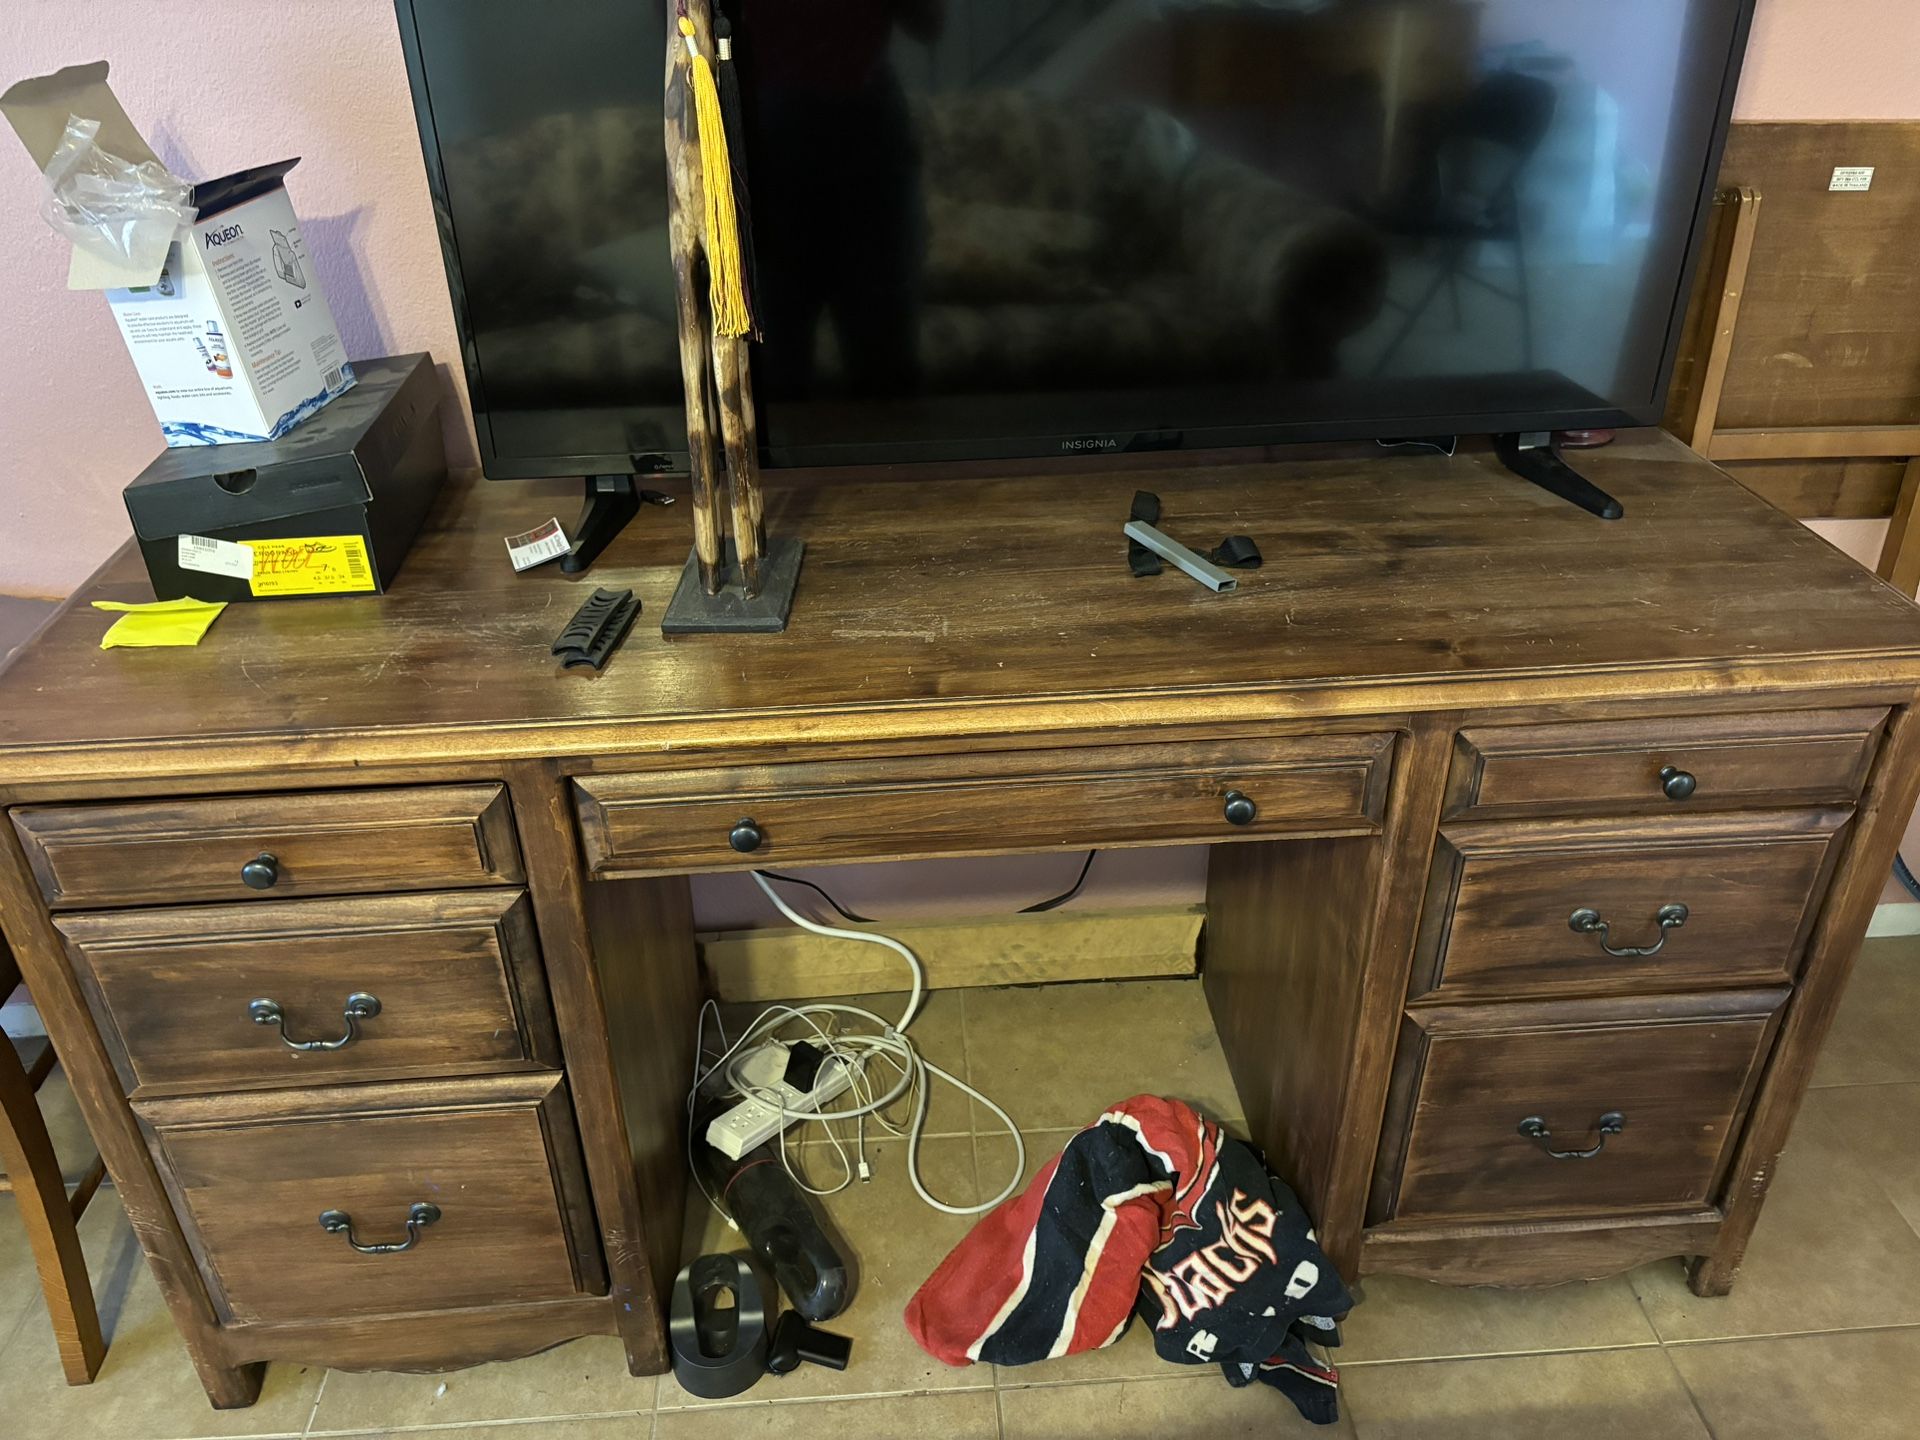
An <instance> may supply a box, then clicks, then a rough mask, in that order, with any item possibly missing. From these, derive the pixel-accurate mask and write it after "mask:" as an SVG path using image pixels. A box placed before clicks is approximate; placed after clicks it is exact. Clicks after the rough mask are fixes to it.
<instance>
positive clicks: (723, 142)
mask: <svg viewBox="0 0 1920 1440" xmlns="http://www.w3.org/2000/svg"><path fill="white" fill-rule="evenodd" d="M680 33H681V35H683V36H684V37H685V38H686V42H687V54H688V56H690V57H691V61H690V63H689V65H688V67H687V71H688V83H689V84H690V85H692V87H693V112H694V118H695V121H696V123H697V124H698V125H699V127H700V189H701V191H702V193H703V194H704V196H705V197H706V202H707V283H708V296H709V299H710V302H711V304H712V306H713V328H714V329H715V330H716V331H717V332H719V333H720V334H722V335H745V334H746V333H747V332H748V331H750V330H752V329H753V317H752V315H751V314H750V313H749V311H748V308H747V286H746V279H745V276H744V275H743V273H742V270H741V261H740V220H739V216H738V215H736V214H735V212H734V207H733V162H732V160H731V159H730V158H729V157H728V155H727V125H726V121H725V119H724V118H723V117H722V115H721V111H720V91H719V90H718V88H716V87H715V85H714V82H713V67H712V66H711V65H709V64H708V63H707V57H706V56H704V55H702V54H701V53H700V43H699V41H698V40H697V39H696V38H695V35H694V29H693V21H692V20H690V19H688V18H687V17H686V16H685V15H682V16H681V17H680Z"/></svg>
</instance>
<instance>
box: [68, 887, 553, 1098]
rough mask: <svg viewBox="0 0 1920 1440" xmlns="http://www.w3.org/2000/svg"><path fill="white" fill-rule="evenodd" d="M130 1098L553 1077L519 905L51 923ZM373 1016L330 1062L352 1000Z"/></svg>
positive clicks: (247, 910) (423, 904)
mask: <svg viewBox="0 0 1920 1440" xmlns="http://www.w3.org/2000/svg"><path fill="white" fill-rule="evenodd" d="M58 923H59V925H60V929H61V932H62V933H63V934H64V935H65V936H66V937H67V941H68V944H69V946H70V948H71V952H72V956H73V960H74V963H75V965H76V967H77V968H78V969H79V970H80V971H81V972H82V973H83V974H85V975H86V976H87V977H89V978H90V980H91V982H92V985H93V987H94V989H95V991H96V993H97V994H98V996H99V998H100V1007H99V1008H100V1019H101V1028H102V1031H103V1032H104V1033H105V1035H106V1036H107V1038H108V1040H109V1043H110V1044H111V1046H112V1048H113V1049H114V1050H115V1053H116V1059H117V1060H118V1061H119V1064H120V1066H121V1070H122V1075H123V1078H124V1079H125V1080H126V1082H127V1086H128V1092H129V1093H130V1094H148V1093H162V1094H164V1093H170V1092H178V1091H187V1090H226V1089H247V1088H252V1087H255V1086H280V1085H314V1084H328V1083H336V1082H342V1081H355V1080H393V1079H399V1078H401V1077H404V1076H409V1075H462V1074H468V1075H477V1074H486V1073H489V1072H496V1071H509V1070H531V1069H539V1068H555V1067H557V1066H558V1065H559V1063H560V1051H559V1046H558V1044H557V1043H556V1042H555V1039H554V1033H553V1016H552V1011H551V1008H550V1006H549V1005H548V1003H547V988H546V979H545V975H544V973H543V971H542V967H541V964H540V951H539V947H538V943H537V942H536V941H535V939H534V934H533V917H532V911H531V907H530V906H529V904H528V902H527V897H526V893H525V892H524V891H520V890H478V891H470V892H452V893H446V894H429V895H391V896H380V897H377V898H368V899H354V900H294V901H288V902H287V903H285V904H283V905H272V906H234V905H210V906H185V907H180V908H175V909H166V910H128V911H115V912H106V913H101V914H93V915H65V916H62V917H60V920H59V922H58ZM358 993H366V994H370V995H373V996H374V997H375V998H376V999H378V1000H379V1001H380V1005H381V1009H380V1013H379V1014H378V1015H376V1016H374V1017H372V1018H371V1019H367V1020H361V1021H358V1022H356V1025H357V1034H356V1038H355V1039H354V1040H353V1042H352V1043H351V1044H349V1045H346V1046H345V1047H343V1048H341V1049H338V1050H331V1051H295V1050H292V1049H289V1048H288V1047H287V1045H286V1044H284V1043H283V1042H282V1040H281V1038H280V1032H279V1029H278V1028H276V1027H275V1026H272V1025H261V1024H256V1023H255V1022H254V1021H253V1019H252V1018H251V1016H250V1014H249V1008H248V1007H249V1006H250V1005H251V1004H252V1002H253V1001H254V1000H256V999H268V1000H272V1001H274V1002H275V1003H277V1004H278V1005H279V1006H280V1008H281V1010H282V1012H283V1013H284V1015H285V1028H286V1031H287V1036H288V1038H289V1039H291V1040H294V1041H310V1040H336V1039H339V1038H341V1037H342V1036H343V1035H344V1034H345V1033H346V1023H345V1020H344V1018H343V1016H344V1010H345V1007H346V1001H347V997H348V996H350V995H353V994H358Z"/></svg>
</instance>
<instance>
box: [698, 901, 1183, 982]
mask: <svg viewBox="0 0 1920 1440" xmlns="http://www.w3.org/2000/svg"><path fill="white" fill-rule="evenodd" d="M1205 918H1206V907H1205V906H1203V905H1170V906H1159V907H1154V908H1148V909H1134V910H1088V911H1077V910H1055V911H1050V912H1048V913H1046V914H1042V915H989V916H978V917H973V918H969V919H964V920H921V921H912V922H904V923H901V924H898V925H886V926H876V927H874V928H875V929H877V930H882V931H884V933H886V934H888V935H891V936H893V937H894V938H895V939H897V940H900V941H901V942H903V943H904V944H906V945H908V946H910V947H911V948H912V950H913V952H914V954H915V955H917V956H919V957H920V961H921V963H922V964H923V965H924V966H925V967H926V972H927V986H928V988H929V989H936V990H939V989H957V988H960V987H962V986H969V985H1032V984H1038V983H1040V982H1042V981H1060V980H1131V979H1140V978H1144V977H1149V976H1181V975H1192V974H1194V973H1195V971H1196V969H1197V956H1198V951H1199V942H1200V926H1201V923H1202V922H1203V921H1204V920H1205ZM700 960H701V965H702V967H703V968H704V969H705V971H706V976H707V983H708V985H709V987H710V988H711V990H712V993H713V994H714V995H715V996H717V997H718V998H719V999H722V1000H798V999H803V998H804V999H817V998H819V997H822V996H827V995H861V994H871V993H873V992H876V991H886V990H904V989H905V988H906V986H907V979H906V963H905V962H904V961H903V960H901V958H900V957H899V956H898V955H895V954H893V953H892V952H891V951H889V950H885V949H883V948H881V947H880V946H878V945H867V944H863V943H861V942H859V941H856V940H835V939H831V938H829V937H826V936H820V935H812V934H809V933H808V932H807V931H805V930H801V929H798V928H795V927H780V928H769V929H764V930H735V931H728V932H723V933H719V934H712V935H702V936H701V937H700Z"/></svg>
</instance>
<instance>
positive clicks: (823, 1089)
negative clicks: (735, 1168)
mask: <svg viewBox="0 0 1920 1440" xmlns="http://www.w3.org/2000/svg"><path fill="white" fill-rule="evenodd" d="M786 1073H787V1047H786V1046H785V1045H782V1044H780V1043H779V1042H777V1041H775V1042H771V1043H769V1044H766V1045H762V1046H760V1047H759V1048H758V1049H757V1050H754V1051H753V1052H752V1053H751V1054H748V1055H745V1056H743V1057H742V1058H741V1060H740V1067H739V1075H740V1078H741V1079H742V1080H743V1081H745V1082H746V1083H747V1084H749V1085H752V1086H753V1087H754V1088H755V1089H758V1090H766V1091H769V1092H772V1093H774V1094H777V1095H779V1096H780V1097H781V1100H782V1102H783V1103H784V1105H785V1106H786V1109H787V1110H788V1112H790V1113H788V1114H786V1115H782V1114H781V1113H780V1110H779V1108H778V1107H776V1106H773V1105H770V1104H768V1103H767V1102H766V1101H765V1100H761V1099H758V1098H755V1097H753V1096H749V1097H748V1098H747V1099H745V1100H742V1101H741V1102H740V1103H739V1104H738V1105H735V1106H734V1107H733V1108H732V1109H731V1110H729V1111H727V1113H726V1114H724V1115H720V1116H716V1117H715V1118H714V1120H713V1121H712V1123H710V1124H709V1125H708V1126H707V1143H708V1144H709V1145H711V1146H713V1148H714V1149H716V1150H718V1151H719V1152H720V1153H721V1154H722V1155H724V1156H726V1157H727V1158H728V1159H729V1160H738V1159H739V1158H740V1157H741V1156H742V1155H744V1154H746V1153H747V1152H748V1151H749V1150H751V1149H753V1147H754V1146H756V1145H759V1144H762V1143H764V1142H766V1141H768V1140H771V1139H772V1138H773V1137H774V1136H776V1135H778V1134H779V1133H780V1132H781V1131H782V1130H785V1129H786V1128H787V1126H789V1125H791V1124H793V1123H794V1121H796V1120H798V1119H799V1118H800V1114H801V1113H804V1112H809V1111H814V1110H818V1109H819V1108H820V1107H821V1106H823V1105H825V1104H826V1103H827V1102H828V1101H829V1100H831V1099H833V1098H834V1097H835V1096H837V1095H841V1094H844V1093H845V1092H846V1089H847V1087H848V1086H850V1085H851V1084H853V1077H852V1075H850V1074H848V1072H847V1066H846V1062H845V1061H843V1060H841V1059H840V1058H839V1057H838V1056H829V1057H828V1058H827V1059H826V1060H825V1061H823V1062H822V1063H821V1066H820V1070H819V1073H818V1074H816V1075H815V1076H814V1077H813V1089H812V1090H810V1091H808V1090H798V1089H795V1088H794V1087H793V1086H791V1085H789V1084H787V1082H786V1079H785V1076H786Z"/></svg>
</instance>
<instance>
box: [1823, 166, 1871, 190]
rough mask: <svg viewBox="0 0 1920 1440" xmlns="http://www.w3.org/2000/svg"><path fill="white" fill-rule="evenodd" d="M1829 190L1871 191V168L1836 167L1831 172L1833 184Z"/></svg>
mask: <svg viewBox="0 0 1920 1440" xmlns="http://www.w3.org/2000/svg"><path fill="white" fill-rule="evenodd" d="M1827 188H1828V189H1829V190H1871V189H1872V188H1873V166H1871V165H1837V166H1835V167H1834V171H1833V184H1831V185H1829V186H1828V187H1827Z"/></svg>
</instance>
